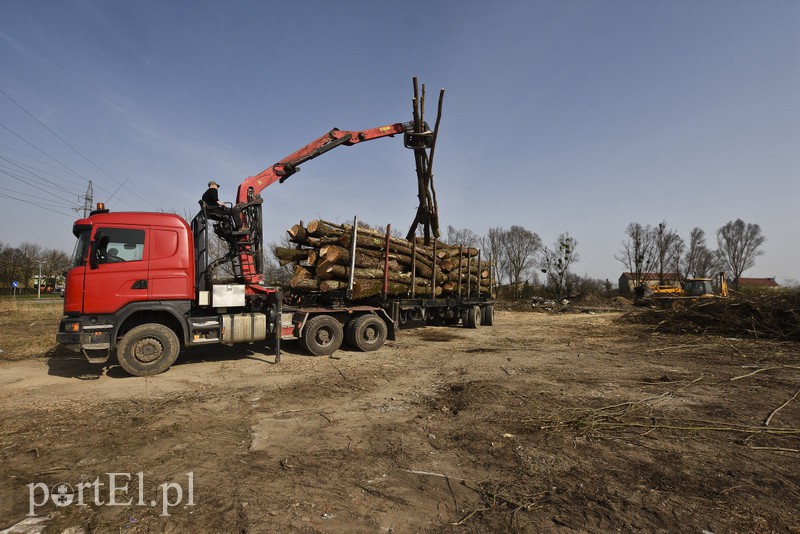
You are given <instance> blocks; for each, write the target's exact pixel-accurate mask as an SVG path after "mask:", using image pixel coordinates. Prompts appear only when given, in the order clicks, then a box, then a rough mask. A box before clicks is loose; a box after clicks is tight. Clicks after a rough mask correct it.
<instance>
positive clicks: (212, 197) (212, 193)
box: [203, 187, 219, 208]
mask: <svg viewBox="0 0 800 534" xmlns="http://www.w3.org/2000/svg"><path fill="white" fill-rule="evenodd" d="M203 202H205V203H206V206H208V207H209V208H216V207H219V191H217V190H216V189H215V188H213V187H209V188H208V189H207V190H206V192H205V193H203Z"/></svg>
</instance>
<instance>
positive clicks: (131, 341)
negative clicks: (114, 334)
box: [117, 323, 180, 376]
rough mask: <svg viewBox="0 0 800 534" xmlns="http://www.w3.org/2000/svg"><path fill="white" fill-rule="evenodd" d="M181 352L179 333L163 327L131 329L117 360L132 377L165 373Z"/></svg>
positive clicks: (149, 326)
mask: <svg viewBox="0 0 800 534" xmlns="http://www.w3.org/2000/svg"><path fill="white" fill-rule="evenodd" d="M178 352H180V341H179V340H178V336H177V334H175V332H173V331H172V330H171V329H169V328H167V327H166V326H164V325H161V324H153V323H151V324H143V325H139V326H137V327H135V328H131V329H130V330H129V331H128V332H127V333H126V334H125V335H124V336H122V340H121V341H120V342H119V344H118V345H117V360H118V361H119V364H120V365H121V366H122V368H123V369H125V371H127V372H128V373H129V374H132V375H133V376H151V375H157V374H159V373H163V372H164V371H166V370H167V369H169V368H170V366H171V365H172V364H173V363H175V360H176V359H177V358H178Z"/></svg>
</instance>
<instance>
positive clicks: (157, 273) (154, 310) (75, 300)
mask: <svg viewBox="0 0 800 534" xmlns="http://www.w3.org/2000/svg"><path fill="white" fill-rule="evenodd" d="M425 130H426V131H423V132H419V131H415V130H414V128H413V123H411V122H407V123H395V124H391V125H387V126H381V127H377V128H372V129H369V130H362V131H342V130H339V129H336V128H334V129H333V130H331V131H330V132H328V133H327V134H325V135H323V136H321V137H319V138H318V139H316V140H315V141H312V142H311V143H309V144H308V145H306V146H305V147H303V148H301V149H300V150H298V151H296V152H294V153H293V154H291V155H289V156H287V157H286V158H284V159H282V160H280V161H279V162H277V163H275V164H274V165H272V166H271V167H269V168H267V169H266V170H264V171H263V172H261V173H259V174H257V175H255V176H251V177H249V178H247V179H246V180H244V181H243V182H242V183H241V185H239V188H238V192H237V197H236V204H237V205H238V207H239V208H240V213H241V217H242V219H243V222H244V226H243V228H242V230H240V231H237V230H236V229H235V225H234V224H233V221H232V220H231V219H230V217H227V216H220V215H215V214H214V213H213V211H214V210H209V209H208V207H207V206H204V205H203V202H202V201H200V211H199V213H198V214H197V216H195V217H194V218H193V220H192V222H191V225H190V224H188V223H187V222H186V221H185V220H184V219H183V218H181V217H180V216H178V215H174V214H169V213H145V212H110V211H109V210H108V209H105V206H104V205H103V204H98V206H97V209H96V210H95V211H93V212H92V213H91V214H90V216H89V217H87V218H83V219H79V220H77V221H75V223H74V224H73V228H72V231H73V234H74V235H75V236H76V238H77V242H76V245H75V251H74V254H73V264H72V268H71V269H70V270H69V272H68V273H67V277H66V288H65V298H64V317H63V318H62V320H61V322H60V325H59V330H58V333H57V335H56V340H57V342H58V343H60V344H62V345H65V346H66V347H68V348H70V349H72V350H75V351H80V352H82V353H83V354H84V356H86V358H87V359H88V360H89V361H90V362H93V363H106V362H108V361H109V360H110V359H112V360H113V356H116V359H117V362H118V363H119V364H120V365H121V366H122V368H123V369H124V370H125V371H127V372H128V373H129V374H131V375H134V376H148V375H154V374H158V373H162V372H164V371H166V370H167V369H169V367H170V366H171V365H172V364H173V363H174V362H175V360H176V359H177V357H178V354H179V352H180V350H181V348H182V347H193V346H200V345H209V344H233V343H243V342H247V343H253V342H264V343H265V344H268V345H271V346H273V347H274V354H275V361H276V362H278V361H280V355H281V341H282V340H288V339H298V340H299V342H300V345H301V346H302V347H303V348H304V349H305V350H307V351H308V352H310V353H311V354H312V355H317V356H321V355H328V354H331V353H333V352H334V351H336V350H337V349H338V348H339V346H340V345H341V344H342V341H343V339H346V340H347V341H348V343H349V344H350V345H351V346H353V347H354V348H357V349H359V350H363V351H371V350H377V349H379V348H380V347H381V346H382V345H383V344H384V342H385V340H386V339H394V338H395V331H396V329H397V328H398V327H399V325H400V324H402V323H404V322H406V321H407V320H414V319H417V320H425V321H427V322H428V323H429V324H457V323H458V322H459V321H463V323H464V325H465V326H468V327H472V328H474V327H477V326H479V325H480V324H481V323H483V324H486V325H491V324H492V322H493V319H494V307H493V305H492V301H491V300H490V299H489V298H488V297H487V295H485V294H481V291H480V288H479V287H478V288H475V289H474V290H473V291H470V288H469V287H465V288H464V291H463V292H462V291H461V286H459V292H458V295H457V296H456V297H446V298H435V297H425V298H416V297H415V296H414V295H413V292H412V294H411V295H410V296H406V297H403V298H397V297H387V296H386V293H385V292H384V293H383V294H382V296H380V297H376V298H373V299H369V300H365V301H358V302H356V301H353V300H352V299H351V298H349V297H350V295H351V293H350V291H349V290H350V289H352V282H351V284H350V287H349V288H348V290H344V291H342V292H339V293H335V294H331V295H325V296H324V297H322V296H318V297H319V298H314V299H309V298H306V299H302V300H301V301H300V302H292V304H291V305H286V304H284V296H283V292H282V290H281V289H280V288H279V287H270V286H268V285H265V280H264V273H263V265H262V261H263V260H262V241H263V231H262V217H261V204H262V198H261V196H260V193H261V191H262V190H263V189H264V188H266V187H268V186H269V185H271V184H273V183H275V182H284V181H285V180H286V179H287V178H289V177H290V176H292V175H293V174H294V173H296V172H298V171H299V170H300V167H299V165H300V164H302V163H304V162H306V161H309V160H311V159H313V158H315V157H317V156H320V155H322V154H324V153H326V152H327V151H329V150H331V149H333V148H336V147H337V146H341V145H345V146H351V145H355V144H357V143H360V142H363V141H369V140H372V139H379V138H382V137H393V136H395V135H397V134H403V137H404V145H405V146H406V147H407V148H412V149H419V148H421V147H425V146H427V145H428V144H429V143H430V141H431V133H430V131H429V130H428V129H427V126H426V127H425ZM354 229H357V225H354ZM211 231H213V232H214V233H215V234H216V235H217V236H219V238H220V239H221V240H222V241H224V242H225V243H227V246H228V252H227V253H226V254H225V255H224V256H222V257H221V258H218V259H216V260H212V259H211V257H210V254H209V252H210V250H209V243H210V232H211ZM354 231H357V230H354ZM355 241H356V240H355V239H353V242H355ZM387 241H388V240H387ZM387 254H388V247H387ZM223 266H227V268H226V269H223ZM223 270H227V272H223V273H221V274H220V273H219V272H218V271H223ZM490 282H491V281H490ZM490 287H491V283H490ZM489 296H490V295H489Z"/></svg>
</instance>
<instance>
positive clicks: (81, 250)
mask: <svg viewBox="0 0 800 534" xmlns="http://www.w3.org/2000/svg"><path fill="white" fill-rule="evenodd" d="M91 233H92V228H91V227H88V228H86V229H84V230H82V231H81V232H80V233H79V234H78V241H76V242H75V250H74V251H73V252H72V266H73V267H79V266H81V265H83V264H84V263H85V262H86V257H87V256H88V255H89V238H90V236H91Z"/></svg>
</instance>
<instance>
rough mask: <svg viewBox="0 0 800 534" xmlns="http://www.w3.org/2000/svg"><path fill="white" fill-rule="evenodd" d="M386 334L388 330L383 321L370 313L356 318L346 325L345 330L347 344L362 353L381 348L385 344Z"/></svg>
mask: <svg viewBox="0 0 800 534" xmlns="http://www.w3.org/2000/svg"><path fill="white" fill-rule="evenodd" d="M387 333H388V329H387V328H386V323H385V322H383V319H381V318H380V317H378V316H377V315H373V314H371V313H370V314H367V315H361V316H359V317H356V318H355V319H353V320H352V321H350V322H349V323H347V328H346V329H345V336H346V337H347V342H348V343H349V344H350V345H351V346H352V347H354V348H357V349H358V350H361V351H364V352H371V351H373V350H378V349H379V348H381V347H382V346H383V344H384V343H385V342H386V336H387Z"/></svg>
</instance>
